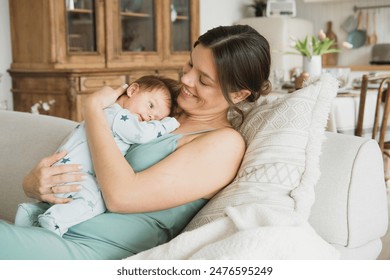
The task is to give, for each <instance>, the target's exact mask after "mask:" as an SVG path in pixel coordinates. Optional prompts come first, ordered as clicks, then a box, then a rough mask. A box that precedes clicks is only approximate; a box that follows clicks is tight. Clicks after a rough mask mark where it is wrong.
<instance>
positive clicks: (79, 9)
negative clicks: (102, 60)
mask: <svg viewBox="0 0 390 280" xmlns="http://www.w3.org/2000/svg"><path fill="white" fill-rule="evenodd" d="M65 2H66V16H67V18H66V20H67V22H66V24H67V46H68V52H69V53H70V54H72V53H82V52H96V51H97V46H96V21H95V20H96V14H95V0H65Z"/></svg>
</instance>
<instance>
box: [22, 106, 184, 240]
mask: <svg viewBox="0 0 390 280" xmlns="http://www.w3.org/2000/svg"><path fill="white" fill-rule="evenodd" d="M104 112H105V114H106V118H107V120H108V122H109V124H110V127H111V130H112V133H113V136H114V139H115V142H116V144H117V146H118V148H119V149H120V151H121V153H122V154H123V155H125V154H126V152H127V150H128V149H129V147H130V145H131V144H135V143H137V144H141V143H146V142H149V141H151V140H153V139H155V138H157V137H160V136H162V135H164V134H167V133H170V132H172V131H173V130H175V129H176V128H177V127H178V126H179V123H178V122H177V120H176V119H175V118H170V117H166V118H164V119H162V120H161V121H149V122H140V121H139V120H138V117H137V116H135V115H133V114H132V113H131V112H130V111H129V110H127V109H123V108H122V107H121V106H120V105H119V104H116V103H115V104H113V105H112V106H110V107H108V108H107V109H105V110H104ZM61 150H66V151H67V152H68V154H67V155H66V156H65V157H64V158H63V159H61V160H60V161H58V162H57V163H55V164H54V165H62V164H75V163H76V164H81V165H82V167H83V171H84V172H85V173H86V174H87V175H86V178H85V179H84V180H83V181H82V182H81V184H82V188H81V190H80V191H79V192H75V193H67V194H62V195H57V196H58V197H70V198H72V201H71V202H69V203H66V204H49V203H45V202H39V203H22V204H20V205H19V207H18V210H17V213H16V217H15V224H16V225H20V226H41V227H44V228H47V229H49V230H51V231H53V232H55V233H57V234H59V235H61V236H62V235H63V234H64V233H65V232H67V230H68V228H69V227H71V226H73V225H76V224H78V223H81V222H82V221H85V220H87V219H90V218H92V217H94V216H96V215H98V214H101V213H103V212H105V210H106V207H105V205H104V201H103V198H102V196H101V192H100V189H99V186H98V183H97V181H96V176H95V172H94V168H93V164H92V160H91V155H90V151H89V148H88V143H87V137H86V133H85V126H84V122H82V123H80V124H79V125H78V126H77V127H76V128H75V129H74V130H73V132H72V133H71V134H70V135H69V136H68V137H67V138H66V139H65V141H64V143H63V144H62V145H61V146H60V147H59V148H58V150H57V151H61Z"/></svg>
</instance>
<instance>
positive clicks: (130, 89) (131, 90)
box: [126, 83, 139, 97]
mask: <svg viewBox="0 0 390 280" xmlns="http://www.w3.org/2000/svg"><path fill="white" fill-rule="evenodd" d="M138 90H139V84H138V83H132V84H131V85H130V86H129V87H128V88H127V90H126V94H127V96H128V97H132V96H133V94H135V93H137V92H138Z"/></svg>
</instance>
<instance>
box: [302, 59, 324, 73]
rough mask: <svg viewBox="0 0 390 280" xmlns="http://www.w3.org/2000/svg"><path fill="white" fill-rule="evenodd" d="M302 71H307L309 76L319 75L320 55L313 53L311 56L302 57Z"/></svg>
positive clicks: (320, 67) (320, 66)
mask: <svg viewBox="0 0 390 280" xmlns="http://www.w3.org/2000/svg"><path fill="white" fill-rule="evenodd" d="M302 68H303V72H307V73H308V74H309V76H310V77H314V76H320V75H321V72H322V57H321V56H320V55H313V56H312V57H311V58H309V57H307V56H304V57H303V67H302Z"/></svg>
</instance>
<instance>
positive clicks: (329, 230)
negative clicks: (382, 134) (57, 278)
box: [0, 111, 388, 259]
mask: <svg viewBox="0 0 390 280" xmlns="http://www.w3.org/2000/svg"><path fill="white" fill-rule="evenodd" d="M75 125H76V123H75V122H72V121H69V120H65V119H60V118H55V117H47V116H42V115H32V114H28V113H20V112H10V111H0V131H1V136H0V147H1V148H0V219H5V220H7V221H10V222H12V221H13V218H14V215H15V211H16V207H17V205H18V203H20V202H22V201H26V200H28V199H27V198H26V197H25V195H24V193H23V191H22V188H21V184H22V179H23V176H24V175H25V174H26V172H27V171H28V170H30V169H31V167H32V166H34V164H35V163H36V162H37V161H38V160H39V159H41V158H42V157H43V156H46V155H50V154H52V153H53V152H54V151H55V149H56V148H57V147H58V145H59V144H60V142H61V141H62V139H63V138H64V137H65V135H67V134H68V133H69V131H70V130H71V129H72V128H73V127H74V126H75ZM320 166H321V176H320V179H319V182H318V184H317V185H316V188H315V194H316V200H315V203H314V206H313V208H312V211H311V215H310V219H309V221H310V224H311V225H312V226H313V228H314V229H315V230H316V232H317V233H318V234H319V235H320V236H321V237H322V238H323V239H325V240H326V241H327V242H329V243H330V244H332V245H333V246H334V247H336V248H337V249H338V250H339V251H340V252H341V257H342V258H343V259H375V258H377V256H378V255H379V253H380V251H381V248H382V242H381V239H380V238H381V237H382V236H383V235H384V234H385V233H386V231H387V226H388V224H387V223H388V212H387V199H386V189H385V184H384V179H383V177H384V176H383V164H382V159H381V153H380V151H379V148H378V145H377V144H376V142H374V141H372V140H369V139H364V138H358V137H353V136H346V135H341V134H334V133H326V140H325V142H324V144H323V149H322V155H321V157H320ZM0 238H1V233H0Z"/></svg>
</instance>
